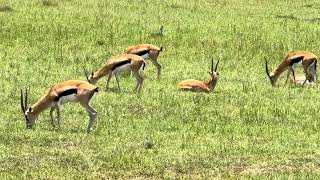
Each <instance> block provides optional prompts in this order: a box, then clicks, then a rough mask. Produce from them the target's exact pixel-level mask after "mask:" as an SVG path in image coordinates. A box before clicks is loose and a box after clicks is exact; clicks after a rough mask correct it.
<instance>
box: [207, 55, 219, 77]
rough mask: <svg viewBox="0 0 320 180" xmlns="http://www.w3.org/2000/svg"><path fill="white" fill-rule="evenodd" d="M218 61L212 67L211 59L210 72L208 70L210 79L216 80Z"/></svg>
mask: <svg viewBox="0 0 320 180" xmlns="http://www.w3.org/2000/svg"><path fill="white" fill-rule="evenodd" d="M219 61H220V60H218V62H217V64H216V67H215V68H214V69H213V60H211V72H209V74H210V76H211V79H212V80H218V78H219V73H218V72H217V69H218V64H219Z"/></svg>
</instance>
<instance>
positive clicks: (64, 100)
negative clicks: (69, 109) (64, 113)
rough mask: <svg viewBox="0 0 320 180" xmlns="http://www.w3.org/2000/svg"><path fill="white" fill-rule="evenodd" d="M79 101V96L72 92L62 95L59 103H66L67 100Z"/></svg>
mask: <svg viewBox="0 0 320 180" xmlns="http://www.w3.org/2000/svg"><path fill="white" fill-rule="evenodd" d="M78 101H79V98H78V97H77V96H76V95H75V94H71V95H68V96H62V97H61V98H60V99H59V104H64V103H67V102H78Z"/></svg>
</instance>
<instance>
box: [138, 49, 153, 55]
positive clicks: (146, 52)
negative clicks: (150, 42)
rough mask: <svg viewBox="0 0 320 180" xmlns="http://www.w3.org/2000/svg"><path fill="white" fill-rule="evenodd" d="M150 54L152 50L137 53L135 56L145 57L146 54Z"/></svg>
mask: <svg viewBox="0 0 320 180" xmlns="http://www.w3.org/2000/svg"><path fill="white" fill-rule="evenodd" d="M149 52H150V50H149V49H147V50H144V51H139V52H136V53H135V54H136V55H138V56H143V55H145V54H148V53H149Z"/></svg>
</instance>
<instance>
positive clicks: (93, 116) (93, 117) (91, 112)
mask: <svg viewBox="0 0 320 180" xmlns="http://www.w3.org/2000/svg"><path fill="white" fill-rule="evenodd" d="M81 106H82V107H84V108H85V109H86V110H87V112H88V114H89V118H90V119H89V124H88V128H87V132H88V133H90V132H91V131H92V130H93V129H92V127H93V128H95V126H96V117H97V111H96V110H95V109H93V108H92V107H91V106H90V105H89V104H87V103H81Z"/></svg>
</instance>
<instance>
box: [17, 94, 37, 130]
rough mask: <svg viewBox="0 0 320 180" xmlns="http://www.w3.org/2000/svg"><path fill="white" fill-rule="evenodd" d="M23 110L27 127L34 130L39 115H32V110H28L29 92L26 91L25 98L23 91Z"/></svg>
mask: <svg viewBox="0 0 320 180" xmlns="http://www.w3.org/2000/svg"><path fill="white" fill-rule="evenodd" d="M20 101H21V110H22V113H23V115H24V117H25V119H26V127H27V128H32V127H33V126H34V123H35V121H36V119H37V115H36V114H34V113H32V108H31V107H29V108H28V90H27V89H26V90H25V97H23V92H22V90H21V99H20Z"/></svg>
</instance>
